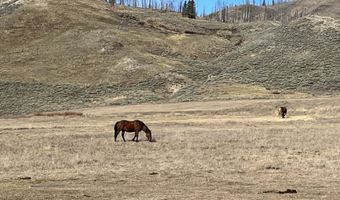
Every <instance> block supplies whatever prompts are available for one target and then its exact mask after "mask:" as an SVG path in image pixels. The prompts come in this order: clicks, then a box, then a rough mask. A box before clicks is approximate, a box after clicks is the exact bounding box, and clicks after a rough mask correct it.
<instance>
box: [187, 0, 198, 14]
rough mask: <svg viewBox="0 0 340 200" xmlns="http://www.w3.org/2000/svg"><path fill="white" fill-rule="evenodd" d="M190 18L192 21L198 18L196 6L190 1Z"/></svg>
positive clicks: (192, 0)
mask: <svg viewBox="0 0 340 200" xmlns="http://www.w3.org/2000/svg"><path fill="white" fill-rule="evenodd" d="M188 17H189V18H191V19H195V18H196V6H195V1H194V0H189V2H188Z"/></svg>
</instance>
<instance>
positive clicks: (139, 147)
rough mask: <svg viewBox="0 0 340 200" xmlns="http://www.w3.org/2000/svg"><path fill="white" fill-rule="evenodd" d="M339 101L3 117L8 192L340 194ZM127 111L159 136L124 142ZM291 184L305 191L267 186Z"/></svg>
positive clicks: (0, 179)
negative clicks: (118, 130)
mask: <svg viewBox="0 0 340 200" xmlns="http://www.w3.org/2000/svg"><path fill="white" fill-rule="evenodd" d="M279 105H286V106H287V107H288V118H287V119H281V118H279V117H278V116H277V114H276V107H277V106H279ZM339 111H340V97H322V98H308V99H307V98H305V99H282V100H240V101H211V102H187V103H176V104H157V105H133V106H115V107H101V108H91V109H84V110H78V111H76V112H81V113H84V116H82V117H79V116H50V117H46V116H32V117H28V118H19V119H0V151H1V154H0V199H86V198H88V199H339V198H340V189H339V188H340V181H339V180H340V179H339V174H340V167H339V166H340V146H339V142H340V112H339ZM120 119H141V120H143V121H144V122H145V123H146V124H147V125H148V126H149V128H150V129H151V130H152V131H153V136H154V138H155V139H156V141H157V142H153V143H149V142H147V141H146V137H145V134H144V133H142V134H141V136H140V138H141V139H142V141H141V142H139V143H134V142H130V141H129V142H126V143H123V142H122V139H121V136H119V142H116V143H115V142H114V141H113V136H112V124H113V123H114V122H115V121H117V120H120ZM132 136H133V134H132V133H130V134H129V133H128V134H127V138H129V139H131V138H132ZM286 189H295V190H297V193H296V194H276V193H264V192H265V191H274V190H281V191H284V190H286Z"/></svg>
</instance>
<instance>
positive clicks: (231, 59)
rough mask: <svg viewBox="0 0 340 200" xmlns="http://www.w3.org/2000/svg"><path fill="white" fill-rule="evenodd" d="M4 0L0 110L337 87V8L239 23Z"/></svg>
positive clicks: (78, 3) (82, 0) (84, 1)
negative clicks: (282, 19) (289, 18)
mask: <svg viewBox="0 0 340 200" xmlns="http://www.w3.org/2000/svg"><path fill="white" fill-rule="evenodd" d="M328 3H330V4H331V3H334V4H337V1H328ZM0 5H1V6H0V27H1V29H0V47H1V48H0V49H1V51H0V76H1V80H0V89H1V93H0V100H1V101H0V107H1V109H0V115H13V114H14V115H15V114H27V113H32V112H38V111H50V110H62V109H72V108H78V107H86V106H101V105H116V104H117V105H118V104H131V103H132V104H136V103H145V102H177V101H193V100H213V99H224V98H254V97H255V98H270V97H272V96H273V94H272V92H273V91H277V90H279V91H282V94H283V95H284V94H287V93H290V92H304V93H310V94H313V93H325V92H327V93H329V92H331V93H337V92H339V91H340V81H339V80H340V77H339V75H340V59H339V55H340V52H339V51H340V48H339V44H340V34H339V31H340V28H339V19H338V18H337V17H336V16H338V10H337V9H333V8H332V7H327V6H326V7H325V6H323V7H322V6H321V8H324V9H325V11H322V13H324V14H327V13H331V14H328V15H327V16H325V15H322V16H321V15H320V16H319V15H308V16H306V17H304V18H300V19H298V20H295V21H292V22H290V23H289V24H281V23H279V22H274V21H261V22H252V23H244V24H232V23H219V22H213V21H212V22H210V21H206V20H202V19H196V20H191V19H186V18H182V17H181V16H180V15H179V14H177V13H172V12H161V11H156V10H144V9H136V8H135V9H133V8H123V7H117V8H115V9H114V10H112V9H111V8H110V7H109V5H107V4H106V3H105V2H103V1H100V0H97V1H90V0H74V1H67V0H60V1H52V0H46V1H41V0H30V1H28V0H27V1H25V0H12V1H1V2H0ZM299 5H300V4H299ZM327 5H328V4H327ZM328 8H329V9H331V10H327V9H328ZM311 10H314V11H315V9H311ZM314 13H317V12H314ZM319 13H321V11H320V12H319ZM311 14H313V13H311Z"/></svg>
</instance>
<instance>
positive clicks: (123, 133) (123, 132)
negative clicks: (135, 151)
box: [122, 131, 125, 142]
mask: <svg viewBox="0 0 340 200" xmlns="http://www.w3.org/2000/svg"><path fill="white" fill-rule="evenodd" d="M124 135H125V131H122V138H123V140H124V142H125V137H124Z"/></svg>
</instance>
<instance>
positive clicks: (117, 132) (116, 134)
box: [115, 130, 119, 142]
mask: <svg viewBox="0 0 340 200" xmlns="http://www.w3.org/2000/svg"><path fill="white" fill-rule="evenodd" d="M118 134H119V131H118V130H115V142H117V136H118Z"/></svg>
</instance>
